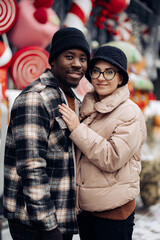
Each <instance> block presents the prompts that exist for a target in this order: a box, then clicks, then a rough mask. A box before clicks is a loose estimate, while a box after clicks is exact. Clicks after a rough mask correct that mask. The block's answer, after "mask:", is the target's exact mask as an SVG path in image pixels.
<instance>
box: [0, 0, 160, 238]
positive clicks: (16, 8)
mask: <svg viewBox="0 0 160 240" xmlns="http://www.w3.org/2000/svg"><path fill="white" fill-rule="evenodd" d="M61 27H76V28H78V29H80V30H81V31H82V32H83V33H84V34H85V36H86V38H87V40H88V42H89V44H90V46H91V55H92V53H93V52H94V51H95V50H96V48H97V47H99V46H100V45H104V44H108V45H113V46H117V47H119V48H121V49H122V50H123V51H124V52H125V54H126V56H127V59H128V73H129V78H130V80H129V83H128V86H129V90H130V99H131V100H133V101H134V102H135V103H136V104H137V105H138V106H139V107H140V108H141V110H142V112H143V114H144V116H145V120H146V124H147V131H148V137H147V140H146V142H145V144H144V148H143V150H142V156H141V160H142V172H141V192H140V196H139V197H138V199H137V207H136V211H137V219H136V221H137V223H138V224H137V225H136V227H135V233H134V240H143V239H145V240H159V236H160V230H159V227H157V226H158V225H157V223H159V224H160V222H158V221H159V220H158V219H159V218H158V217H157V215H156V214H157V212H159V207H160V1H159V0H17V1H16V0H0V240H2V239H5V240H10V239H11V238H10V235H9V232H8V225H7V221H6V219H4V218H3V214H2V213H3V207H2V198H3V160H4V145H5V137H6V130H7V126H8V121H9V117H10V109H11V107H12V104H13V101H14V99H15V97H16V96H17V95H18V94H19V93H20V92H21V91H22V90H23V89H24V88H25V87H26V86H27V85H28V84H29V83H31V82H32V81H34V80H35V79H37V78H38V77H39V76H40V75H41V73H42V72H43V71H44V70H45V68H47V67H48V68H50V66H49V64H48V56H49V49H50V42H51V39H52V36H53V35H54V33H55V32H56V31H57V30H58V29H59V28H61ZM90 89H91V84H90V83H89V82H88V81H87V79H85V77H84V78H83V79H82V80H81V81H80V84H79V86H78V87H77V89H76V94H77V97H79V98H80V99H81V100H83V97H84V95H85V93H86V92H87V91H89V90H90ZM149 222H152V223H153V224H150V223H149ZM139 226H140V227H139ZM144 228H145V230H144ZM142 229H143V230H142ZM144 231H145V232H146V234H144ZM150 234H151V235H150ZM75 238H76V239H78V236H77V237H76V236H75Z"/></svg>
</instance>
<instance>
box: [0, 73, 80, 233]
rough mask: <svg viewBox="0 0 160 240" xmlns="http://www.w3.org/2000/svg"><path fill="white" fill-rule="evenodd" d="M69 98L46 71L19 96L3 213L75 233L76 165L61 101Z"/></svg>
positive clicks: (8, 141) (10, 136)
mask: <svg viewBox="0 0 160 240" xmlns="http://www.w3.org/2000/svg"><path fill="white" fill-rule="evenodd" d="M62 102H65V99H64V97H63V94H62V91H61V90H60V89H59V88H58V85H57V82H56V80H55V78H54V77H53V75H52V73H51V71H50V70H49V69H46V70H45V71H44V72H43V74H42V75H41V76H40V78H39V79H37V80H36V81H34V82H33V83H31V84H30V85H29V86H28V87H27V88H26V89H24V90H23V91H22V93H21V94H20V95H19V96H18V97H17V98H16V100H15V102H14V105H13V107H12V111H11V120H10V123H9V126H8V133H7V138H6V148H5V163H4V199H3V202H4V216H5V217H6V218H8V219H18V220H20V221H21V222H22V223H24V224H27V225H31V226H35V227H36V228H38V229H40V230H44V231H49V230H52V229H54V228H56V227H57V226H58V227H59V228H60V230H61V232H62V233H70V234H72V233H73V234H74V233H77V222H76V212H75V169H74V168H75V166H74V157H73V151H72V150H73V149H72V143H71V140H70V139H69V137H68V136H69V131H68V128H67V126H66V124H65V122H64V121H63V119H62V118H61V115H60V113H59V110H58V104H62Z"/></svg>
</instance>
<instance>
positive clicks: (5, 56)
mask: <svg viewBox="0 0 160 240" xmlns="http://www.w3.org/2000/svg"><path fill="white" fill-rule="evenodd" d="M11 58H12V51H11V49H10V48H9V46H8V45H7V44H5V43H4V42H2V41H0V100H3V99H5V98H6V89H7V68H8V66H9V64H10V61H11Z"/></svg>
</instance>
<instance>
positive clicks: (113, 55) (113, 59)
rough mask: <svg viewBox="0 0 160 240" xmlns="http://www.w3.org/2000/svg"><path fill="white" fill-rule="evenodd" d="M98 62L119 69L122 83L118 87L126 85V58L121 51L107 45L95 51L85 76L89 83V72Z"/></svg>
mask: <svg viewBox="0 0 160 240" xmlns="http://www.w3.org/2000/svg"><path fill="white" fill-rule="evenodd" d="M98 60H104V61H105V62H108V63H110V64H111V65H113V66H115V67H117V68H118V69H119V71H120V72H121V74H122V75H123V82H122V84H121V85H120V86H124V85H126V84H127V83H128V79H129V77H128V73H127V57H126V55H125V53H124V52H123V51H122V50H121V49H119V48H117V47H113V46H109V45H103V46H101V47H99V48H98V49H97V50H96V51H95V53H94V54H93V57H92V59H91V61H90V63H89V66H88V69H87V71H86V74H85V76H86V78H87V79H88V80H89V81H90V82H91V76H90V75H89V71H90V69H92V68H93V67H94V65H95V63H96V62H97V61H98Z"/></svg>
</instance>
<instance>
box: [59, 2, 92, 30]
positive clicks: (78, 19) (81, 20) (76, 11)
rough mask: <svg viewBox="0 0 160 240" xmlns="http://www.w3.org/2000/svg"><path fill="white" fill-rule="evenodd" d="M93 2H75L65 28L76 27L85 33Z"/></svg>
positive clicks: (66, 19) (67, 17) (65, 22)
mask: <svg viewBox="0 0 160 240" xmlns="http://www.w3.org/2000/svg"><path fill="white" fill-rule="evenodd" d="M92 2H93V1H92V0H81V1H79V0H73V1H72V4H71V7H70V9H69V11H68V13H67V16H66V18H65V20H64V22H63V26H64V27H76V28H78V29H79V30H81V31H82V32H85V31H86V29H85V25H86V23H87V20H88V18H89V16H90V13H91V10H92Z"/></svg>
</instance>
